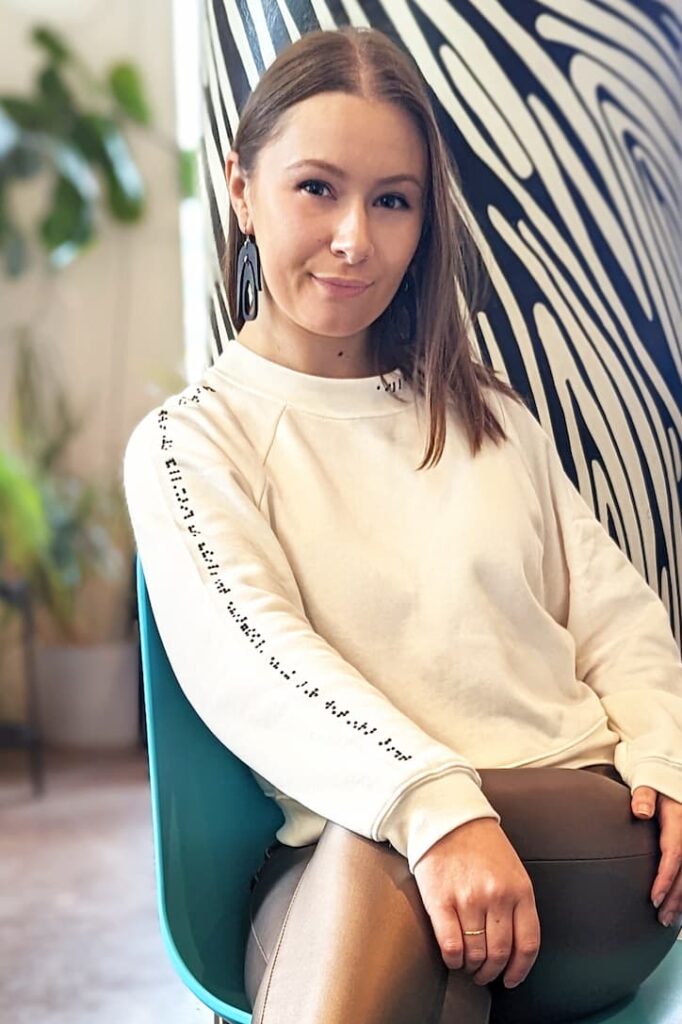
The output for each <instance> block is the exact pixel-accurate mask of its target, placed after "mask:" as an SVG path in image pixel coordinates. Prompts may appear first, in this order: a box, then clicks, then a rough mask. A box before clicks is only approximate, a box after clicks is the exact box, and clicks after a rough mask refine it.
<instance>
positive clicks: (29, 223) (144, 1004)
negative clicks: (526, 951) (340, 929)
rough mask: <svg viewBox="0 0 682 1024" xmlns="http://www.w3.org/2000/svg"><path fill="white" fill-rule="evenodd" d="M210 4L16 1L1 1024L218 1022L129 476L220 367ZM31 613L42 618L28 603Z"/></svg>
mask: <svg viewBox="0 0 682 1024" xmlns="http://www.w3.org/2000/svg"><path fill="white" fill-rule="evenodd" d="M198 7H199V5H198V2H197V3H194V2H192V0H178V2H176V3H172V2H171V0H143V2H132V0H115V2H104V0H0V241H1V255H0V260H1V262H0V893H1V895H0V928H1V931H2V936H3V938H2V943H0V945H1V946H2V953H1V954H0V1020H3V1021H13V1022H15V1024H21V1022H23V1021H29V1020H31V1021H34V1020H36V1019H41V1020H43V1021H46V1022H48V1021H49V1022H50V1024H57V1022H61V1021H64V1022H66V1021H69V1024H75V1022H77V1021H80V1020H81V1019H82V1020H85V1019H88V1020H91V1019H92V1017H93V1014H96V1015H97V1019H98V1020H99V1021H101V1022H103V1021H108V1020H112V1021H113V1020H116V1021H121V1020H124V1021H126V1022H127V1024H134V1022H143V1021H152V1020H159V1019H163V1020H164V1021H167V1022H175V1021H177V1022H178V1024H180V1022H185V1021H190V1020H196V1019H198V1018H199V1015H201V1016H202V1017H204V1018H205V1019H208V1018H209V1017H210V1014H209V1013H208V1011H207V1010H206V1009H205V1008H201V1007H200V1004H199V1003H197V1002H196V1001H195V1000H194V998H193V997H192V996H191V995H190V993H189V992H188V991H187V990H186V989H185V988H184V986H183V985H182V983H181V982H180V981H179V980H178V979H177V978H176V975H175V974H174V972H173V969H172V967H171V964H170V961H169V960H168V958H167V955H166V953H165V951H164V949H163V946H162V942H161V937H160V934H159V926H158V921H157V911H156V902H155V901H156V892H155V879H154V862H153V849H152V825H151V810H150V806H149V784H148V770H147V760H146V757H147V755H146V736H145V728H144V715H143V709H142V700H141V678H140V667H139V647H138V629H137V617H136V615H137V609H136V601H135V588H134V545H133V538H132V535H131V531H130V527H129V523H128V519H127V514H126V511H125V504H124V499H123V490H122V478H121V460H122V455H123V451H124V448H125V443H126V441H127V438H128V436H129V434H130V432H131V430H132V428H133V426H134V425H135V423H136V422H138V420H139V419H141V418H142V416H143V415H144V414H145V413H146V412H147V411H148V410H149V409H150V408H151V407H152V406H154V405H156V404H158V402H160V401H161V400H162V398H164V397H165V396H166V395H168V394H170V393H172V392H174V391H177V390H179V389H180V388H181V387H183V386H184V384H185V383H186V382H187V381H189V380H192V379H194V378H195V377H196V376H197V375H198V374H200V372H201V370H202V369H203V368H204V366H205V365H206V362H207V358H208V357H207V336H206V331H207V327H206V301H205V296H206V285H205V282H204V279H203V274H204V262H205V261H204V258H203V246H204V242H203V238H204V225H203V223H202V217H201V212H200V211H201V202H200V199H199V197H198V194H197V191H198V189H197V173H196V147H197V139H198V135H199V120H200V116H201V113H200V107H199V99H200V69H199V50H200V42H199V32H200V26H199V10H198ZM29 594H30V599H29Z"/></svg>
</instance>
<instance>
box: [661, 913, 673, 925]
mask: <svg viewBox="0 0 682 1024" xmlns="http://www.w3.org/2000/svg"><path fill="white" fill-rule="evenodd" d="M672 923H673V915H672V914H664V916H663V917H662V918H661V924H662V925H663V926H664V927H665V928H668V927H669V926H670V925H671V924H672Z"/></svg>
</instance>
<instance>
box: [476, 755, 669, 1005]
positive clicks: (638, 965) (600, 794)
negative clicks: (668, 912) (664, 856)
mask: <svg viewBox="0 0 682 1024" xmlns="http://www.w3.org/2000/svg"><path fill="white" fill-rule="evenodd" d="M480 775H481V782H482V786H483V790H484V792H485V794H486V796H487V797H488V799H489V800H490V802H491V803H492V805H493V806H494V807H495V808H496V810H497V811H498V812H499V813H500V815H501V818H502V820H501V825H502V828H503V829H504V831H505V833H506V835H507V836H508V837H509V839H510V841H511V843H512V845H513V846H514V849H515V850H516V852H517V853H518V854H519V857H520V858H521V860H522V861H523V864H524V866H525V868H526V870H527V871H528V874H529V876H530V878H531V881H532V883H533V889H534V892H535V902H536V906H537V909H538V916H539V918H540V927H541V937H540V952H539V955H538V958H537V960H536V962H535V964H534V965H533V967H532V969H531V971H530V973H529V974H528V976H527V978H526V979H525V981H524V982H522V984H521V985H519V986H518V988H516V989H509V990H507V989H505V988H504V987H503V985H502V983H501V980H500V979H499V978H496V979H495V980H494V981H493V982H492V983H491V984H490V986H489V988H490V990H491V993H492V998H493V1003H492V1010H491V1016H490V1020H491V1024H503V1022H504V1024H554V1022H560V1021H572V1020H575V1019H576V1018H577V1017H579V1016H581V1015H582V1014H588V1013H592V1012H595V1011H597V1010H599V1009H601V1008H603V1007H605V1006H608V1005H610V1004H611V1003H614V1002H616V1001H617V1000H619V999H621V998H623V997H626V996H628V995H630V994H632V993H634V992H635V990H636V989H637V988H638V987H639V985H640V984H641V983H642V982H643V981H644V980H645V978H647V977H648V976H649V974H651V973H652V971H653V970H655V968H656V967H657V966H658V964H659V963H660V962H661V960H662V959H663V958H664V957H665V955H666V953H668V952H669V950H670V948H671V947H672V945H673V943H674V941H675V938H676V932H675V930H674V929H672V928H664V927H663V926H662V925H661V924H660V923H659V921H658V917H657V911H656V910H655V908H654V906H653V904H652V903H651V899H650V892H651V887H652V885H653V881H654V878H655V877H656V872H657V869H658V864H659V860H660V856H661V851H660V847H659V825H658V822H657V821H655V820H653V821H652V820H649V821H645V820H639V819H638V818H635V816H634V815H633V814H632V811H631V810H630V789H629V787H628V786H626V785H625V783H624V782H623V780H622V779H621V778H620V775H619V774H618V773H617V771H616V770H615V768H614V767H613V766H612V765H608V766H596V767H595V766H589V767H588V768H586V769H575V768H531V769H528V768H511V769H487V770H486V769H484V770H482V771H481V772H480Z"/></svg>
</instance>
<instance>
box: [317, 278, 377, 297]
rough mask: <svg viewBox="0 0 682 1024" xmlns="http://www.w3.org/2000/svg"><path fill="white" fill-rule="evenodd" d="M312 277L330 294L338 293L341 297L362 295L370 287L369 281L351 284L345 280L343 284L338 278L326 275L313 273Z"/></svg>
mask: <svg viewBox="0 0 682 1024" xmlns="http://www.w3.org/2000/svg"><path fill="white" fill-rule="evenodd" d="M312 278H313V280H314V281H317V283H318V284H319V285H320V286H321V287H322V288H324V290H325V291H326V292H327V294H328V295H337V296H339V297H341V298H351V297H352V296H354V295H362V294H363V292H366V291H367V289H368V288H369V287H370V284H369V283H367V284H365V283H361V284H350V283H346V282H344V283H342V284H341V283H338V282H339V279H338V278H337V279H336V280H333V279H329V278H324V277H317V276H316V275H315V274H312Z"/></svg>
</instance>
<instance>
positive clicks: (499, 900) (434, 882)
mask: <svg viewBox="0 0 682 1024" xmlns="http://www.w3.org/2000/svg"><path fill="white" fill-rule="evenodd" d="M413 874H414V877H415V880H416V882H417V886H418V888H419V893H420V896H421V899H422V903H423V904H424V907H425V908H426V911H427V913H428V915H429V917H430V918H431V924H432V925H433V930H434V933H435V935H436V939H437V940H438V945H439V946H440V949H441V953H442V956H443V960H444V962H445V965H446V967H449V968H451V969H453V970H455V969H458V968H461V967H464V969H465V970H466V972H467V973H468V974H471V975H473V980H474V981H475V982H476V984H477V985H485V984H486V983H487V982H489V981H492V980H493V979H494V978H496V977H497V975H498V974H499V973H500V972H501V971H502V970H503V969H504V968H505V967H506V968H507V970H506V973H505V976H504V984H505V985H506V986H507V987H508V988H512V987H514V986H515V985H518V984H520V982H522V981H523V980H524V978H525V977H526V975H527V974H528V972H529V971H530V969H531V967H532V966H533V964H534V963H535V961H536V959H537V956H538V952H539V949H540V922H539V919H538V914H537V909H536V906H535V895H534V893H533V885H532V882H531V880H530V878H529V876H528V873H527V872H526V869H525V867H524V866H523V863H522V862H521V860H520V859H519V856H518V854H517V853H516V850H515V849H514V847H513V846H512V844H511V843H510V841H509V839H508V838H507V836H506V835H505V833H504V831H503V830H502V828H501V827H500V825H499V824H498V823H497V822H496V821H494V820H493V819H492V818H476V819H474V820H473V821H468V822H466V823H465V824H464V825H460V826H459V827H458V828H455V829H453V830H452V832H448V833H447V835H445V836H443V837H442V839H439V840H438V842H437V843H435V844H434V845H433V846H432V847H431V848H430V849H428V850H427V851H426V853H425V854H424V855H423V856H422V857H420V858H419V860H418V861H417V863H416V864H415V866H414V872H413ZM479 929H483V934H481V935H463V934H462V932H463V931H464V930H469V931H474V930H479Z"/></svg>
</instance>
